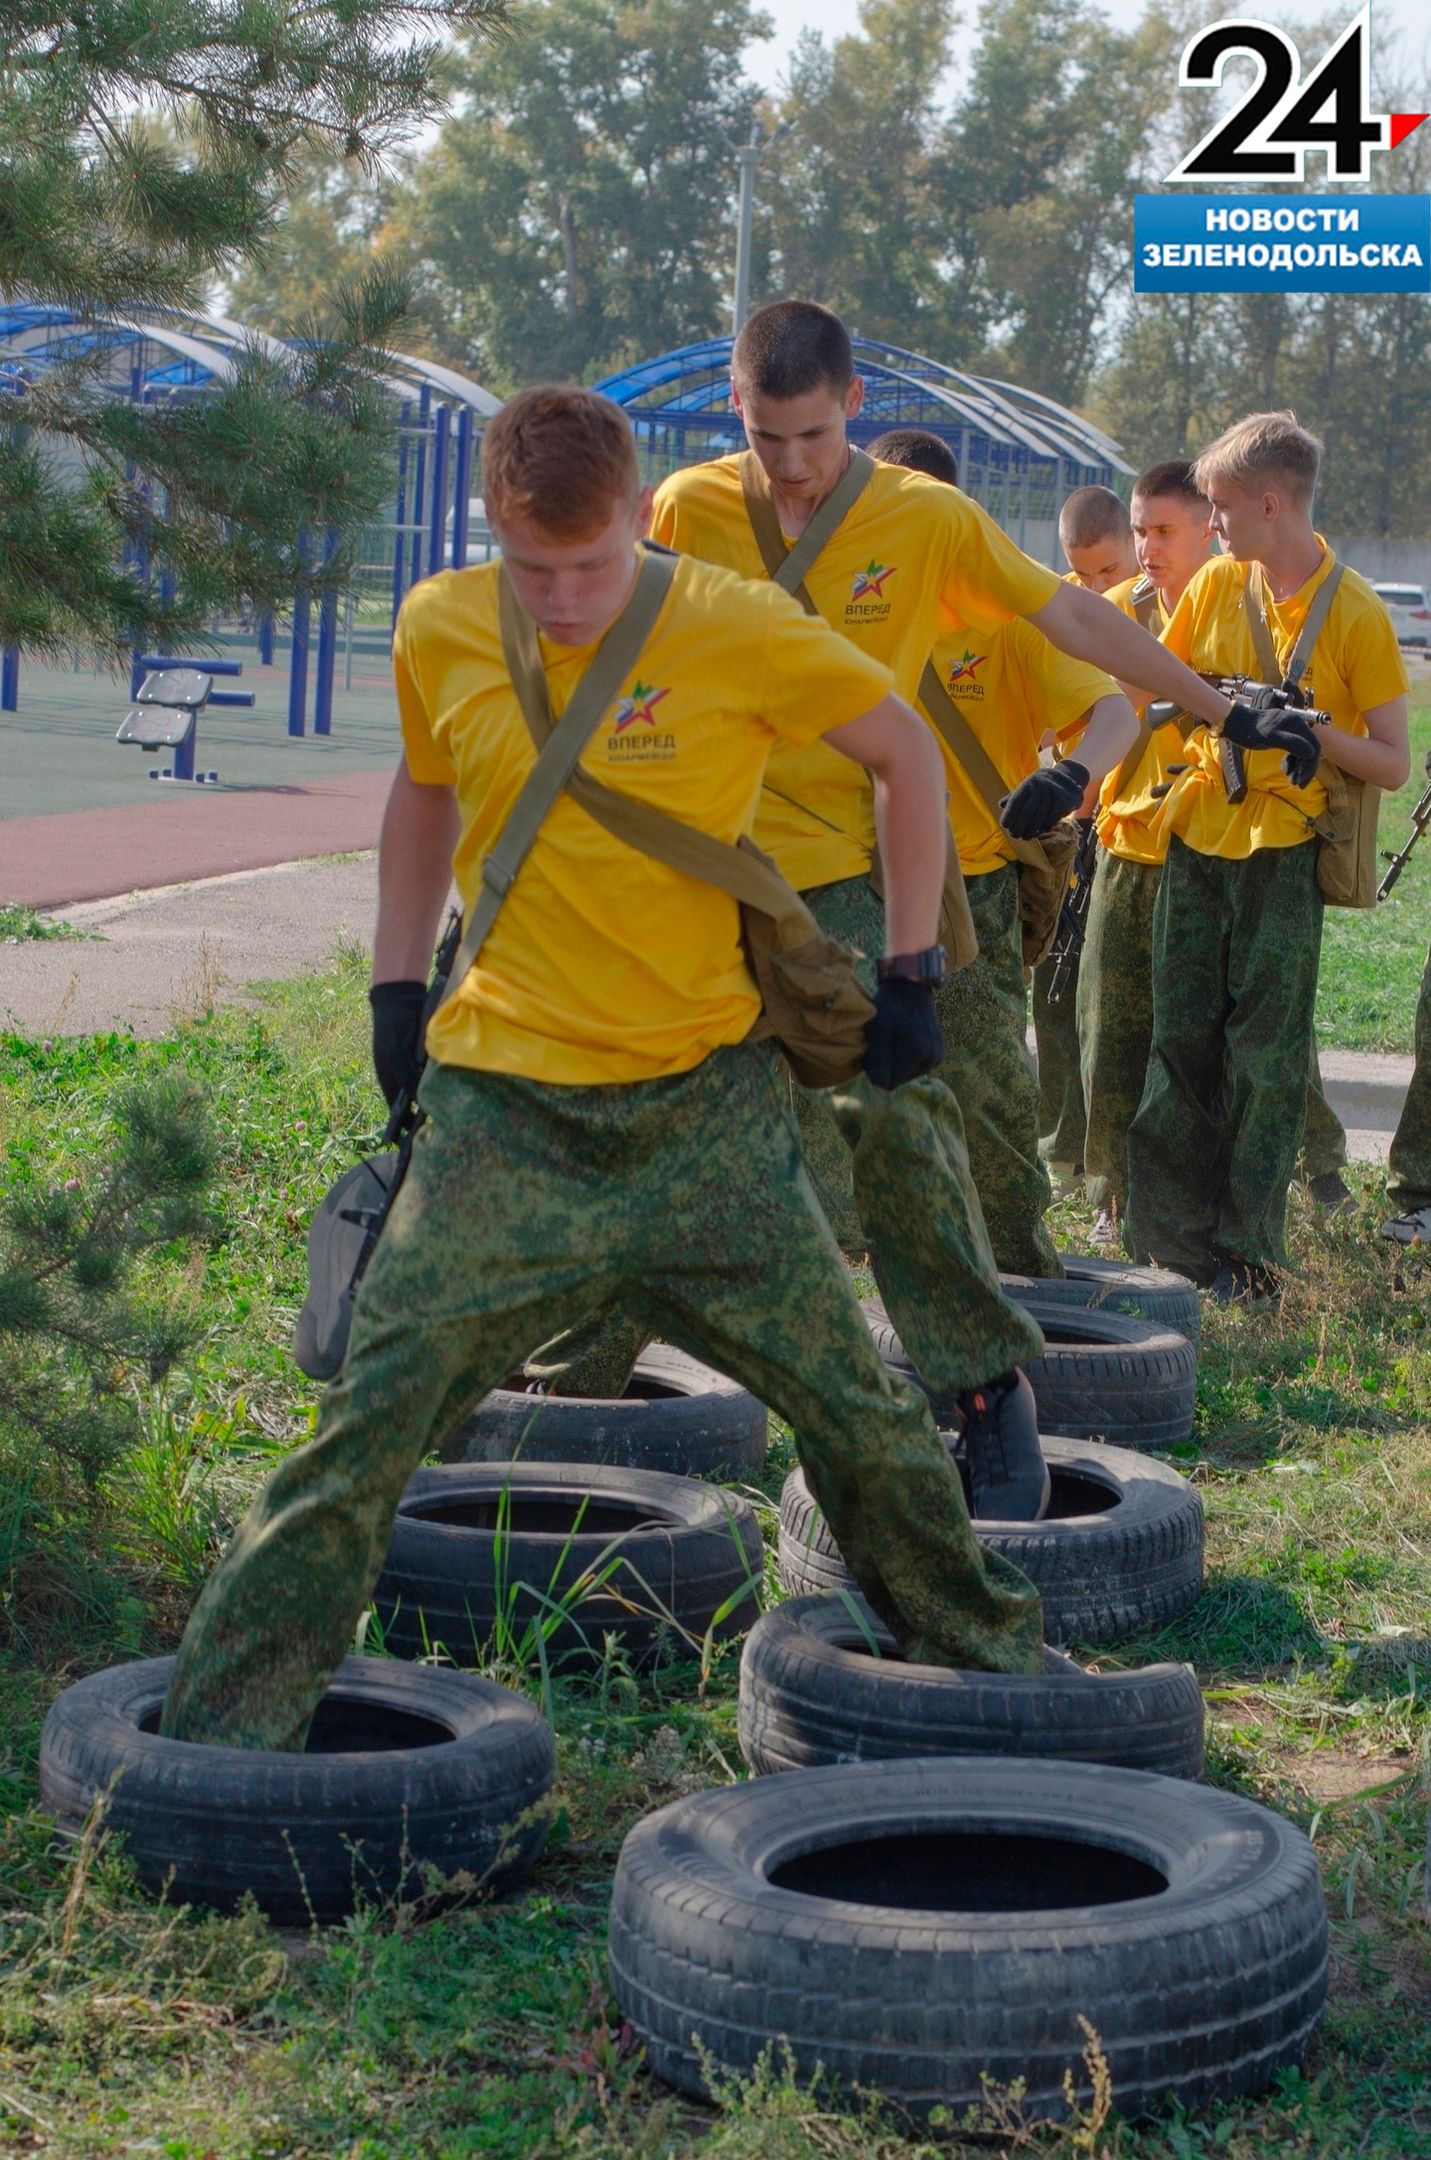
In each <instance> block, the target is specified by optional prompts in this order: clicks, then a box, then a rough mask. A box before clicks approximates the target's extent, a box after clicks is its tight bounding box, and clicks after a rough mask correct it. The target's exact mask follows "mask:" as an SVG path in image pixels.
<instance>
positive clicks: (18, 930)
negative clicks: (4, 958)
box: [0, 900, 85, 945]
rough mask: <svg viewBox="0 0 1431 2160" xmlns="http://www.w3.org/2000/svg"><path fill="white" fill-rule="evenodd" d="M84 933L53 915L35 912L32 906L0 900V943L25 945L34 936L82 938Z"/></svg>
mask: <svg viewBox="0 0 1431 2160" xmlns="http://www.w3.org/2000/svg"><path fill="white" fill-rule="evenodd" d="M84 934H85V933H84V931H83V930H76V928H75V926H74V924H73V923H67V922H60V921H59V920H58V919H57V918H56V917H55V916H53V915H41V914H37V912H36V911H35V909H34V908H29V907H21V906H19V905H18V903H16V902H14V901H9V900H7V901H3V902H0V945H25V944H28V943H30V941H31V940H32V939H35V938H82V937H83V936H84Z"/></svg>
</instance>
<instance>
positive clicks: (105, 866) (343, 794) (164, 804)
mask: <svg viewBox="0 0 1431 2160" xmlns="http://www.w3.org/2000/svg"><path fill="white" fill-rule="evenodd" d="M391 785H392V774H391V772H390V771H379V772H358V773H342V774H338V775H336V776H335V777H334V778H333V779H331V780H325V781H322V782H316V783H312V784H309V785H305V786H302V787H287V786H277V787H269V786H253V787H245V786H232V787H223V786H219V787H216V788H215V789H214V791H213V793H212V794H210V793H209V791H208V790H207V789H206V788H198V787H193V788H191V787H186V788H184V789H183V791H182V793H180V792H177V791H176V792H175V793H173V794H170V793H169V791H168V790H167V789H164V790H163V791H162V792H161V791H160V790H159V789H157V788H156V790H155V800H154V801H152V802H144V803H132V804H127V805H125V806H123V807H122V808H118V809H110V810H70V811H58V812H56V813H55V814H54V815H53V816H50V817H27V818H5V819H3V820H0V901H8V902H18V903H19V904H20V905H22V906H24V907H32V908H52V907H65V906H68V905H69V904H70V903H71V902H74V901H79V900H108V899H110V898H111V897H112V896H113V895H115V894H117V893H127V892H139V891H142V890H144V889H145V888H146V887H148V886H153V885H182V884H185V883H187V882H188V881H189V880H191V879H194V878H207V877H222V876H224V875H225V874H226V873H227V872H229V871H232V870H267V869H271V868H272V867H273V865H274V864H275V863H286V862H301V861H304V860H305V859H307V858H308V857H311V856H314V855H343V854H346V853H348V852H349V850H352V849H358V848H371V847H376V846H377V844H378V827H379V824H380V823H381V820H382V812H383V804H384V803H385V802H386V800H387V794H388V789H389V787H390V786H391Z"/></svg>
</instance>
